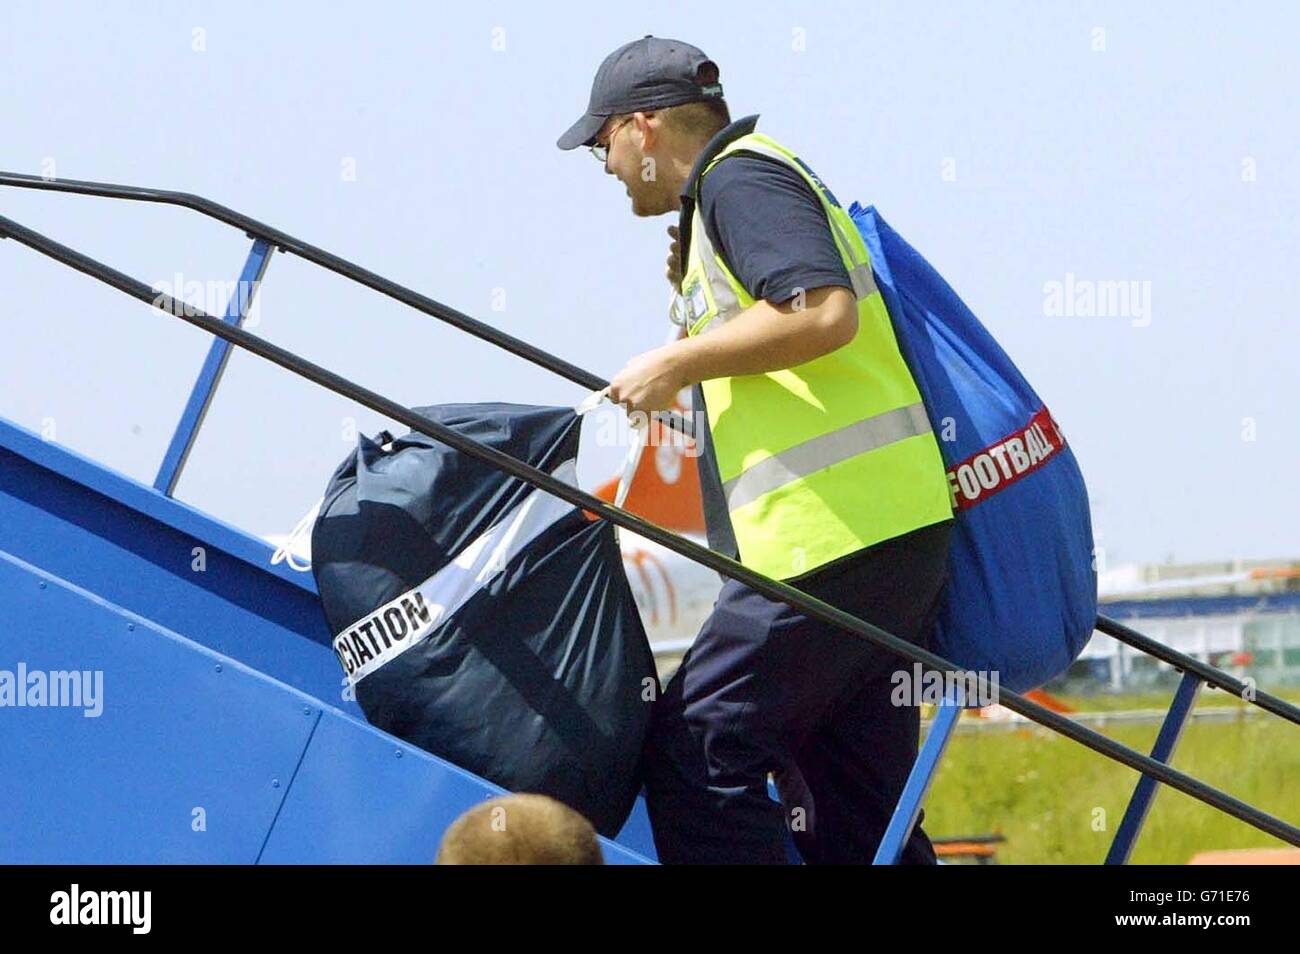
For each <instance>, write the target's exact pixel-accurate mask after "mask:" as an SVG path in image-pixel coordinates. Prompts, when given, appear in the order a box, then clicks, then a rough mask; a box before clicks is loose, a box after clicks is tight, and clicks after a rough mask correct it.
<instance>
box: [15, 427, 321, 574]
mask: <svg viewBox="0 0 1300 954" xmlns="http://www.w3.org/2000/svg"><path fill="white" fill-rule="evenodd" d="M5 450H8V451H11V452H12V453H13V454H14V455H17V456H18V457H22V458H25V459H26V460H27V461H30V462H31V463H32V464H34V465H36V467H37V468H39V469H43V470H48V471H50V472H52V473H54V474H56V475H58V476H61V477H65V478H67V479H68V480H70V481H72V482H73V483H76V484H80V485H81V486H82V487H84V488H86V489H88V490H93V491H96V492H97V493H98V494H100V495H102V496H104V497H108V498H109V499H111V500H114V501H117V502H118V503H120V504H122V505H123V506H125V507H129V508H130V509H132V510H136V511H138V512H140V513H141V514H143V515H145V516H147V517H149V518H151V519H153V520H155V521H157V522H158V523H160V524H164V525H166V526H168V527H171V528H172V529H174V530H177V531H178V532H180V533H184V534H186V535H188V536H191V537H194V538H196V539H202V540H207V541H208V542H209V543H210V544H212V545H213V546H214V547H217V548H218V549H220V550H223V551H224V552H226V553H229V554H230V555H231V556H233V557H235V558H236V559H239V560H243V561H244V562H245V563H247V564H249V565H250V566H252V567H256V568H257V569H260V570H262V571H263V572H265V573H270V574H271V575H272V576H275V577H278V578H279V579H281V580H283V581H284V582H286V583H291V584H293V585H294V586H296V587H298V588H299V589H301V590H303V591H304V592H306V593H310V594H312V595H313V596H314V595H315V594H316V581H315V580H314V579H313V578H312V575H311V574H310V573H299V572H296V571H295V570H292V569H290V568H289V567H287V566H285V565H284V564H277V565H276V566H271V565H270V562H271V554H272V553H273V552H274V548H273V547H271V546H270V544H268V543H267V542H266V541H265V540H262V539H260V538H259V537H254V536H252V535H250V534H248V533H245V532H244V531H243V530H241V529H239V528H238V527H234V526H231V525H230V524H228V523H223V522H222V521H220V520H218V519H217V518H215V517H213V516H210V515H209V514H206V513H204V512H203V511H202V510H197V509H195V508H194V507H191V506H188V505H187V504H184V503H181V502H179V501H177V500H173V499H172V498H170V497H168V496H167V495H166V494H160V493H159V492H158V491H156V490H154V489H153V488H152V487H149V486H147V485H145V484H142V483H140V482H139V481H136V480H132V479H131V478H130V477H127V476H126V475H124V474H119V473H118V472H117V471H114V470H109V469H108V468H107V467H105V466H103V465H102V464H100V463H98V462H97V461H94V460H91V459H90V458H88V457H84V456H82V455H81V454H78V453H77V452H76V451H74V450H71V449H69V448H67V447H62V446H60V445H59V444H56V443H54V442H52V441H46V440H42V439H41V438H40V437H39V436H38V435H36V434H33V433H32V432H31V431H29V430H26V429H25V428H22V427H19V426H18V425H17V424H15V423H13V422H12V421H9V420H6V419H5V418H3V417H0V452H3V451H5ZM8 466H9V464H8V462H7V458H5V457H3V456H0V480H3V478H4V472H5V469H6V467H8ZM321 486H322V487H323V486H324V484H323V483H322V485H321ZM0 490H3V484H2V483H0ZM0 546H2V545H0Z"/></svg>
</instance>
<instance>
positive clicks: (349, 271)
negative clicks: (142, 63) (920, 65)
mask: <svg viewBox="0 0 1300 954" xmlns="http://www.w3.org/2000/svg"><path fill="white" fill-rule="evenodd" d="M0 186H11V187H14V188H20V189H35V190H39V191H44V192H64V193H69V194H73V195H89V196H97V197H100V198H108V199H123V200H126V201H133V202H151V203H159V204H163V205H175V206H180V207H182V208H186V209H191V210H193V211H195V212H198V213H199V214H200V215H205V216H207V217H208V218H211V219H215V220H216V221H218V222H222V223H224V224H226V225H230V226H233V227H234V228H238V229H242V230H243V231H244V232H245V233H247V234H248V235H249V236H250V237H252V238H260V239H263V240H265V241H267V242H270V243H272V244H274V245H275V246H277V247H278V248H279V249H280V250H281V251H283V252H292V253H293V254H294V255H297V256H298V257H299V258H302V259H304V260H306V261H309V262H312V263H313V264H315V265H319V266H320V267H322V268H325V269H328V270H329V271H332V272H334V273H336V274H338V275H342V276H343V277H344V278H347V279H349V280H351V281H355V282H358V283H360V284H362V285H365V286H366V287H367V288H370V289H373V290H374V291H377V292H379V293H380V294H382V295H386V296H387V297H389V298H392V299H394V300H396V301H399V302H401V303H402V304H404V305H408V306H410V307H411V308H414V309H416V310H417V311H420V312H423V313H424V314H426V315H430V316H432V317H434V318H438V319H440V320H442V321H445V322H447V323H449V324H451V325H453V326H454V327H456V328H459V329H460V330H462V331H466V332H468V333H469V334H472V335H474V336H475V337H477V338H480V339H482V340H484V341H488V342H491V343H492V344H495V345H498V346H499V347H501V348H503V349H504V350H506V351H509V352H510V353H511V354H514V355H517V356H519V357H521V358H524V359H525V360H527V361H531V362H533V363H534V364H537V365H539V366H541V367H543V368H546V369H547V370H550V371H554V372H555V373H556V374H559V375H560V376H561V377H564V378H567V379H568V380H570V381H573V382H574V383H575V384H579V385H581V386H582V387H585V388H587V389H589V390H592V391H596V390H599V389H601V388H603V387H604V386H605V385H606V384H608V383H609V382H607V381H604V380H602V379H601V378H600V377H599V376H597V375H595V374H593V373H591V372H590V371H587V370H585V369H584V368H580V367H578V366H577V365H574V364H571V363H570V362H568V361H565V360H564V359H562V358H559V357H556V356H555V355H552V354H550V353H549V352H547V351H544V350H542V349H541V348H538V347H536V346H535V345H531V344H528V343H527V342H525V341H523V340H521V339H519V338H515V337H513V336H512V335H508V334H506V333H505V332H503V331H500V330H498V329H496V328H494V327H492V326H491V325H488V324H485V323H483V322H481V321H478V320H477V319H474V318H471V317H470V316H469V315H466V314H464V313H463V312H460V311H457V310H456V309H454V308H451V307H450V306H448V305H444V304H442V303H441V302H438V301H434V300H433V299H432V298H429V297H428V296H426V295H422V294H420V293H419V292H417V291H414V290H412V289H410V288H406V287H405V286H403V285H399V284H398V283H397V282H394V281H391V280H389V279H387V278H384V277H383V276H382V275H377V274H376V273H374V272H372V271H369V270H367V269H365V268H362V267H361V266H359V265H356V264H354V263H353V262H349V261H347V260H346V259H344V258H341V257H339V256H338V255H335V254H333V253H332V252H327V251H325V250H324V249H322V248H318V247H317V246H315V245H312V244H310V243H308V242H304V241H303V240H302V239H299V238H295V237H294V236H292V235H289V234H288V233H287V232H282V231H280V230H279V229H277V228H274V227H272V226H270V225H267V224H265V223H264V222H259V221H258V220H257V219H254V218H252V217H250V216H247V215H244V214H243V213H241V212H237V211H235V210H234V209H231V208H228V207H227V206H224V205H221V204H220V203H217V202H213V201H212V200H211V199H206V198H204V197H203V196H200V195H195V194H193V193H191V192H176V191H173V190H169V189H151V188H144V187H140V186H127V185H116V184H114V183H109V182H90V181H86V180H81V179H57V178H45V177H43V176H31V175H23V174H21V173H16V172H3V171H0ZM664 423H665V424H667V425H669V426H672V427H674V428H676V429H677V430H679V431H681V432H683V433H686V434H692V433H693V430H692V429H691V422H690V421H689V420H688V419H685V418H683V417H682V416H681V415H677V414H672V415H666V416H665V420H664ZM1096 628H1097V629H1098V630H1100V631H1101V632H1103V633H1105V634H1106V635H1108V636H1111V637H1113V638H1115V639H1118V640H1120V641H1121V642H1124V643H1127V644H1128V645H1130V646H1132V647H1134V648H1135V649H1139V650H1141V651H1142V652H1145V653H1147V654H1149V655H1151V656H1155V657H1156V658H1157V659H1160V660H1162V661H1163V662H1166V663H1169V664H1170V665H1172V666H1174V667H1175V668H1177V669H1179V670H1181V671H1183V672H1194V673H1196V674H1197V675H1198V676H1200V677H1201V678H1202V679H1203V680H1205V682H1206V683H1207V684H1208V685H1210V686H1214V687H1215V688H1218V689H1222V690H1224V691H1225V692H1230V693H1232V694H1233V695H1235V696H1236V697H1237V698H1239V699H1241V700H1242V701H1244V702H1248V703H1251V704H1252V705H1257V706H1260V707H1261V708H1263V709H1266V710H1268V711H1269V712H1272V713H1273V714H1274V715H1278V716H1281V717H1282V718H1283V719H1286V720H1287V721H1288V722H1292V723H1295V724H1296V725H1300V707H1297V706H1294V705H1292V704H1291V703H1289V702H1287V701H1286V700H1284V699H1280V698H1278V697H1277V696H1274V695H1270V694H1269V693H1266V692H1259V691H1257V690H1255V689H1254V687H1250V686H1247V685H1246V683H1244V682H1242V681H1241V680H1240V679H1237V678H1236V677H1235V676H1233V675H1231V674H1230V673H1227V672H1224V671H1223V670H1221V669H1217V668H1216V667H1214V666H1211V665H1209V664H1208V663H1204V662H1201V661H1200V660H1198V659H1195V658H1194V657H1191V656H1187V655H1185V654H1183V653H1180V652H1178V651H1177V650H1174V649H1172V648H1170V647H1168V646H1165V645H1164V644H1163V643H1159V642H1157V641H1155V640H1153V639H1151V638H1150V637H1147V636H1144V635H1142V634H1141V633H1139V632H1137V631H1135V630H1133V629H1130V628H1129V627H1127V626H1125V625H1124V624H1122V623H1120V622H1118V621H1117V620H1113V619H1110V618H1109V617H1107V616H1104V615H1102V614H1100V613H1099V614H1098V615H1097V624H1096Z"/></svg>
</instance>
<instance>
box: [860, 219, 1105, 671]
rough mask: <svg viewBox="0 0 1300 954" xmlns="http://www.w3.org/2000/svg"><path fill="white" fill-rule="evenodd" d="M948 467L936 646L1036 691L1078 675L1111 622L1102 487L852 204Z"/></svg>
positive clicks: (980, 336) (969, 323)
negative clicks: (1099, 537)
mask: <svg viewBox="0 0 1300 954" xmlns="http://www.w3.org/2000/svg"><path fill="white" fill-rule="evenodd" d="M849 215H851V216H852V217H853V220H854V222H855V223H856V224H857V226H858V231H859V232H861V234H862V237H863V239H864V241H865V242H866V245H867V250H868V252H869V253H870V255H871V265H872V269H873V270H874V272H875V276H876V283H877V285H878V286H879V288H880V291H881V294H882V296H883V297H884V300H885V307H886V308H887V309H888V311H889V314H890V317H891V318H892V320H893V325H894V332H895V335H896V337H897V339H898V345H899V349H900V350H901V352H902V354H903V358H904V359H905V360H906V362H907V364H908V367H909V368H911V370H912V374H913V376H914V377H915V378H916V382H917V386H918V387H919V388H920V391H921V397H922V399H923V401H924V403H925V408H926V411H927V413H928V415H929V417H930V423H931V425H932V426H933V428H934V432H935V436H936V437H937V438H938V440H939V449H940V451H941V453H942V454H943V459H944V464H945V465H946V466H947V469H948V484H949V487H950V489H951V491H952V498H953V509H954V511H955V517H956V524H955V526H954V528H953V535H952V549H951V553H950V556H949V558H948V573H949V576H948V585H947V590H946V592H945V596H944V599H943V606H942V608H941V610H940V616H939V622H938V627H937V630H936V633H935V641H934V644H933V648H934V651H935V652H936V653H938V654H939V655H941V656H943V657H944V658H946V659H948V660H951V661H952V662H954V663H956V664H958V665H959V666H961V667H963V668H965V669H970V670H983V671H988V672H996V673H997V674H998V682H999V685H1002V686H1006V687H1007V688H1010V689H1012V690H1015V691H1023V690H1026V689H1031V688H1034V687H1035V686H1039V685H1042V684H1043V683H1044V682H1046V681H1047V680H1049V679H1051V678H1052V677H1054V676H1056V675H1059V674H1060V673H1062V672H1064V671H1065V669H1066V668H1067V667H1068V666H1069V665H1070V663H1071V662H1073V661H1074V659H1075V658H1076V657H1077V656H1078V655H1079V653H1080V652H1082V650H1083V647H1084V645H1085V644H1086V643H1087V642H1088V639H1089V637H1090V636H1091V635H1092V630H1093V626H1094V624H1095V622H1096V619H1097V573H1096V569H1095V566H1094V562H1093V541H1092V523H1091V519H1090V516H1089V511H1088V492H1087V488H1086V487H1085V486H1084V482H1083V474H1082V473H1081V472H1080V470H1079V465H1078V462H1077V461H1076V460H1075V457H1074V453H1073V452H1072V451H1071V449H1070V447H1069V446H1068V445H1067V444H1066V442H1065V437H1064V435H1063V434H1062V433H1061V430H1060V427H1059V426H1058V425H1057V423H1056V421H1055V420H1054V419H1053V418H1052V415H1051V413H1050V412H1049V411H1048V409H1047V407H1046V405H1044V403H1043V401H1042V400H1041V399H1040V398H1039V397H1038V395H1037V394H1035V393H1034V389H1033V388H1031V387H1030V386H1029V383H1028V382H1027V381H1026V380H1025V379H1024V377H1023V375H1021V373H1020V372H1019V371H1018V370H1017V369H1016V366H1015V365H1014V364H1012V363H1011V359H1010V358H1008V357H1007V355H1006V353H1005V352H1004V351H1003V350H1002V349H1001V348H1000V347H999V346H998V344H997V342H996V341H994V340H993V336H992V335H990V334H989V333H988V331H987V330H986V329H985V328H984V326H983V325H982V324H980V322H979V319H977V318H976V317H975V316H974V315H973V314H972V313H971V311H970V309H968V308H967V307H966V305H965V304H963V303H962V300H961V299H960V298H958V297H957V294H956V292H954V291H953V290H952V288H950V287H949V285H948V283H947V282H945V281H944V280H943V277H942V276H941V275H940V274H939V273H938V272H937V271H935V270H934V268H933V267H931V265H930V264H929V263H928V262H927V261H926V260H925V259H924V258H922V257H921V255H920V254H919V253H918V252H917V251H916V250H915V249H914V248H912V246H910V245H908V244H907V242H906V241H904V240H903V239H902V238H901V237H900V236H899V234H898V233H897V232H895V231H894V230H893V229H892V228H890V226H889V224H888V223H887V222H885V220H884V219H883V218H882V217H881V216H880V214H879V213H878V212H877V211H876V210H875V207H874V206H872V207H868V208H863V207H862V206H861V205H859V204H858V203H856V202H855V203H854V204H853V206H852V207H851V208H850V209H849Z"/></svg>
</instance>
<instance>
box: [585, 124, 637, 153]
mask: <svg viewBox="0 0 1300 954" xmlns="http://www.w3.org/2000/svg"><path fill="white" fill-rule="evenodd" d="M635 118H636V117H635V116H628V117H627V118H626V119H624V120H623V121H622V122H621V123H618V124H616V125H615V126H614V128H613V129H611V130H610V131H609V138H608V139H606V140H605V141H604V142H598V143H595V144H594V145H593V146H592V147H591V154H592V155H593V156H595V157H596V161H597V162H599V163H600V164H601V165H604V164H605V163H607V162H609V147H610V145H611V144H612V143H613V142H614V136H615V135H616V134H617V133H618V131H619V130H620V129H622V128H623V127H624V126H626V125H627V124H628V123H630V122H631V121H632V120H633V119H635Z"/></svg>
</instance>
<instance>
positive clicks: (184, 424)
mask: <svg viewBox="0 0 1300 954" xmlns="http://www.w3.org/2000/svg"><path fill="white" fill-rule="evenodd" d="M270 261H271V245H270V243H269V242H267V241H266V240H265V239H256V240H255V241H254V242H253V248H252V250H251V251H249V253H248V259H247V261H245V262H244V270H243V272H241V273H240V276H239V284H238V285H236V286H235V291H234V294H232V295H231V296H230V301H229V302H228V303H227V304H226V315H225V319H224V320H225V321H226V322H227V323H228V324H232V325H236V326H238V325H242V324H243V323H244V319H245V318H246V317H247V316H248V309H249V308H250V307H251V306H252V304H253V298H254V297H255V296H256V295H257V289H258V287H259V286H260V285H261V283H262V276H263V275H265V274H266V266H267V265H268V264H269V263H270ZM230 347H231V346H230V342H229V341H226V340H225V339H224V338H215V339H213V342H212V346H211V347H210V348H209V349H208V356H207V358H206V359H205V360H204V362H203V367H202V368H200V369H199V376H198V378H197V379H196V380H195V381H194V388H193V389H192V390H191V391H190V399H189V401H188V402H187V403H186V405H185V410H184V411H183V412H181V420H180V423H179V424H178V425H177V426H176V433H175V434H173V435H172V440H171V444H170V445H169V446H168V448H167V453H166V454H165V455H163V462H162V466H161V467H159V468H158V476H157V477H156V478H155V479H154V482H153V486H154V489H155V490H159V491H162V492H163V493H165V494H167V495H168V496H171V494H172V493H173V492H174V491H175V489H176V482H177V481H178V480H180V476H181V471H182V470H183V469H184V468H185V461H186V459H187V458H188V457H189V456H190V449H191V448H192V447H193V446H194V441H195V439H196V438H197V437H198V435H199V428H200V427H202V426H203V418H204V417H206V416H207V413H208V407H209V406H210V405H211V404H212V396H213V394H215V393H216V390H217V385H218V384H219V383H220V382H221V375H222V373H223V372H224V371H225V370H226V361H227V360H228V359H229V357H230Z"/></svg>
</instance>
